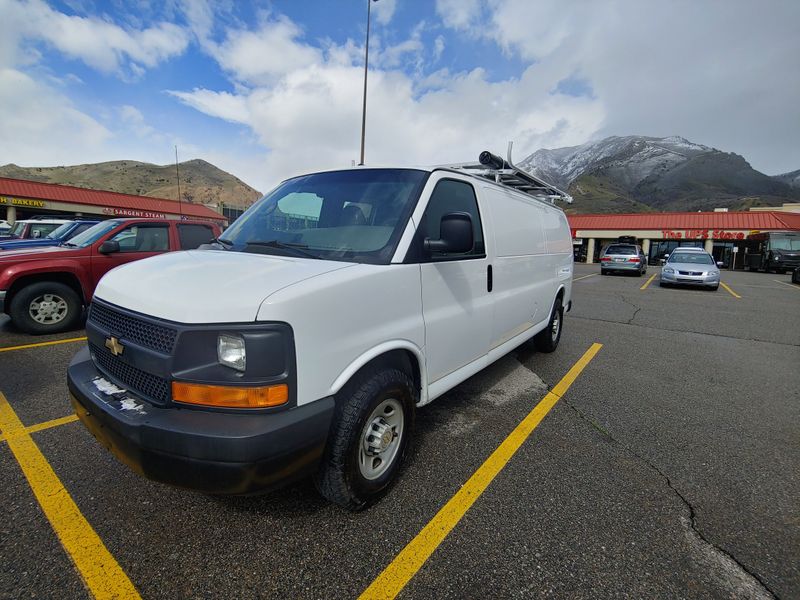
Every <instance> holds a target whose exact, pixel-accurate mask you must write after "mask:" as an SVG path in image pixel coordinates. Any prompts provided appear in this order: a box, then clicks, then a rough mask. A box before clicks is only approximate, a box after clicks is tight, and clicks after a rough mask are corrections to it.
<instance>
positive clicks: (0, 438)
mask: <svg viewBox="0 0 800 600" xmlns="http://www.w3.org/2000/svg"><path fill="white" fill-rule="evenodd" d="M77 420H78V415H67V416H66V417H59V418H58V419H52V420H51V421H45V422H44V423H37V424H36V425H30V426H29V427H26V428H25V431H27V432H28V433H36V432H37V431H44V430H45V429H50V428H51V427H58V426H59V425H66V424H67V423H74V422H75V421H77ZM4 441H6V436H5V435H3V434H2V433H0V442H4Z"/></svg>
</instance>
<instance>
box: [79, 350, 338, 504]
mask: <svg viewBox="0 0 800 600" xmlns="http://www.w3.org/2000/svg"><path fill="white" fill-rule="evenodd" d="M101 376H102V375H101V374H100V373H99V372H98V371H97V370H96V368H95V366H94V364H93V363H92V360H91V358H90V356H89V350H88V348H84V349H83V350H81V351H80V352H79V353H78V354H77V355H76V356H75V357H74V358H73V360H72V362H71V363H70V366H69V369H68V371H67V384H68V387H69V391H70V397H71V400H72V404H73V408H74V409H75V412H76V414H77V415H78V417H79V418H80V420H81V421H82V422H83V424H84V425H85V426H86V428H87V429H89V431H90V432H91V433H92V435H94V437H95V438H97V440H98V441H100V443H101V444H103V445H104V446H105V447H106V448H108V449H109V450H110V451H111V452H112V453H113V454H114V455H115V456H116V457H117V458H118V459H119V460H120V461H121V462H123V463H124V464H126V465H127V466H128V467H130V468H131V469H133V470H134V471H136V472H137V473H140V474H141V475H144V476H145V477H147V478H149V479H152V480H154V481H159V482H162V483H167V484H170V485H175V486H179V487H185V488H189V489H193V490H198V491H202V492H206V493H213V494H247V493H254V492H259V491H266V490H269V489H273V488H276V487H280V486H281V485H283V484H285V483H288V482H289V481H292V480H294V479H298V478H301V477H304V476H307V475H310V474H311V473H313V472H314V471H315V470H316V467H317V465H318V463H319V460H320V458H321V457H322V453H323V450H324V448H325V442H326V439H327V436H328V431H329V428H330V423H331V418H332V416H333V411H334V399H333V398H332V397H328V398H323V399H320V400H318V401H316V402H311V403H309V404H307V405H304V406H299V407H294V408H291V409H289V410H285V411H280V412H267V413H265V412H260V411H253V412H248V413H243V412H237V413H230V412H223V411H219V410H202V409H193V408H174V407H173V408H159V407H155V406H153V405H151V404H150V403H148V402H146V401H143V400H137V399H136V398H135V397H134V398H133V400H134V403H135V404H137V405H139V406H140V407H141V408H138V409H133V410H131V409H130V408H128V409H120V407H119V404H120V403H119V402H117V401H115V399H114V398H113V397H109V396H106V395H105V394H103V393H102V392H100V391H98V390H97V389H95V386H94V385H93V384H92V381H93V380H94V379H96V378H97V377H101Z"/></svg>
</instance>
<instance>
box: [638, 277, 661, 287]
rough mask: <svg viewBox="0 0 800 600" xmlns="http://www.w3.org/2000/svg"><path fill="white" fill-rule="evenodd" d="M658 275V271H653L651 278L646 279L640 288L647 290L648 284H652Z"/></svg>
mask: <svg viewBox="0 0 800 600" xmlns="http://www.w3.org/2000/svg"><path fill="white" fill-rule="evenodd" d="M656 275H658V273H653V274H652V275H650V279H648V280H647V281H645V282H644V285H643V286H642V287H640V288H639V289H640V290H646V289H647V286H648V285H650V284H651V283H653V279H655V278H656Z"/></svg>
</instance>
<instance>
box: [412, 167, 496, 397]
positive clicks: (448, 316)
mask: <svg viewBox="0 0 800 600" xmlns="http://www.w3.org/2000/svg"><path fill="white" fill-rule="evenodd" d="M428 185H429V186H430V185H434V186H435V187H433V191H432V193H431V196H430V200H429V201H428V204H427V207H426V208H425V212H424V214H423V216H422V219H421V222H420V224H419V226H418V228H417V235H416V236H415V239H414V244H413V248H414V249H416V251H417V252H418V257H419V261H420V263H421V264H420V270H421V273H420V278H421V285H422V312H423V320H424V322H425V356H426V362H427V365H426V367H427V371H428V383H429V384H430V383H434V382H435V381H437V380H440V379H442V378H443V377H445V376H447V375H450V374H451V373H453V372H455V371H457V370H458V369H460V368H462V367H464V366H466V365H468V364H470V363H472V362H474V361H476V360H477V359H480V358H481V357H484V356H485V355H486V353H487V352H488V345H489V336H490V333H491V326H492V305H491V299H490V292H489V289H488V284H489V259H488V257H487V252H486V244H485V231H484V223H483V221H482V219H481V210H480V208H479V204H478V198H477V195H476V193H475V188H474V187H473V185H472V184H471V183H468V182H466V181H462V180H459V179H457V178H453V177H451V176H447V175H445V174H441V175H436V174H435V175H433V176H432V177H431V179H430V180H429V182H428ZM454 212H465V213H468V214H469V215H470V217H471V218H472V228H473V242H474V243H473V247H472V249H471V250H470V251H469V252H465V253H463V254H451V253H438V252H431V253H425V252H424V250H423V249H422V246H423V243H424V240H425V238H426V237H427V238H430V239H439V227H440V224H441V219H442V216H443V215H446V214H449V213H454Z"/></svg>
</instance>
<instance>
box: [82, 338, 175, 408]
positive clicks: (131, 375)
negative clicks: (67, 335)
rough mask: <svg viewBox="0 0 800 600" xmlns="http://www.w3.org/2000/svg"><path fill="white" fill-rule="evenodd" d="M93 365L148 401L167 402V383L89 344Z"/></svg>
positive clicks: (168, 394)
mask: <svg viewBox="0 0 800 600" xmlns="http://www.w3.org/2000/svg"><path fill="white" fill-rule="evenodd" d="M89 349H90V350H91V352H92V356H93V357H94V360H95V364H96V365H97V366H98V367H100V369H101V370H103V371H105V372H106V373H107V374H108V375H110V376H111V377H113V378H114V379H116V380H117V381H119V382H120V383H121V384H122V385H123V386H124V387H126V388H128V389H130V390H131V391H133V392H136V393H138V394H141V395H142V396H144V397H145V398H147V399H149V400H153V401H155V402H158V403H160V404H166V403H167V402H169V398H170V391H169V388H170V386H169V381H167V380H166V379H162V378H161V377H157V376H155V375H151V374H150V373H145V372H144V371H142V370H141V369H137V368H136V367H133V366H131V365H129V364H126V363H124V362H122V361H121V360H120V359H118V358H115V357H114V356H113V355H112V354H111V353H110V352H109V351H108V350H106V349H105V348H101V347H99V346H97V345H95V344H91V343H90V344H89Z"/></svg>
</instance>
